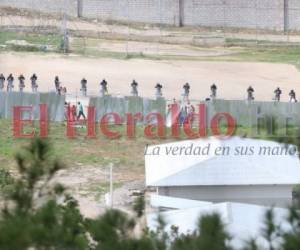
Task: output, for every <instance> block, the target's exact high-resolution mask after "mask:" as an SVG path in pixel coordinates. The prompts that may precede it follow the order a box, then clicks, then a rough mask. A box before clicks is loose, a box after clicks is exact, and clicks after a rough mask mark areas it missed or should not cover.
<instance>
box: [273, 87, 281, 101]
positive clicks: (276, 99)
mask: <svg viewBox="0 0 300 250" xmlns="http://www.w3.org/2000/svg"><path fill="white" fill-rule="evenodd" d="M274 93H275V101H276V102H280V95H281V94H282V91H281V89H280V88H277V89H275V91H274Z"/></svg>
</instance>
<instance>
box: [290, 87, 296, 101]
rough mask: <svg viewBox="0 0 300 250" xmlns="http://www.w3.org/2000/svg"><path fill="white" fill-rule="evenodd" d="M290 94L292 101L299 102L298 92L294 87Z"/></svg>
mask: <svg viewBox="0 0 300 250" xmlns="http://www.w3.org/2000/svg"><path fill="white" fill-rule="evenodd" d="M289 96H290V102H297V99H296V93H295V91H294V90H293V89H292V90H291V91H290V93H289Z"/></svg>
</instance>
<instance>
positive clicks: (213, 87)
mask: <svg viewBox="0 0 300 250" xmlns="http://www.w3.org/2000/svg"><path fill="white" fill-rule="evenodd" d="M210 92H211V94H210V97H211V98H212V99H215V98H216V97H217V86H216V84H213V85H211V86H210Z"/></svg>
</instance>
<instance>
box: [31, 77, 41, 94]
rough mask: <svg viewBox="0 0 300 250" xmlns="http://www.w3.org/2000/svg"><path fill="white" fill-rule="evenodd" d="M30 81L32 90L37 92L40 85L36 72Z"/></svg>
mask: <svg viewBox="0 0 300 250" xmlns="http://www.w3.org/2000/svg"><path fill="white" fill-rule="evenodd" d="M30 81H31V89H32V92H33V93H36V92H37V89H38V87H39V86H38V85H37V76H36V74H35V73H34V74H33V75H32V76H31V77H30Z"/></svg>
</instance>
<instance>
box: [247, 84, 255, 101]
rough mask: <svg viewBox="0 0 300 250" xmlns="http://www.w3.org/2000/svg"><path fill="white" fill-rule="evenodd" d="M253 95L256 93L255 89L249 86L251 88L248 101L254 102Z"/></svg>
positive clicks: (248, 91)
mask: <svg viewBox="0 0 300 250" xmlns="http://www.w3.org/2000/svg"><path fill="white" fill-rule="evenodd" d="M253 93H254V89H253V88H252V86H249V88H248V89H247V94H248V96H247V100H248V101H253V100H254V95H253Z"/></svg>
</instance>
